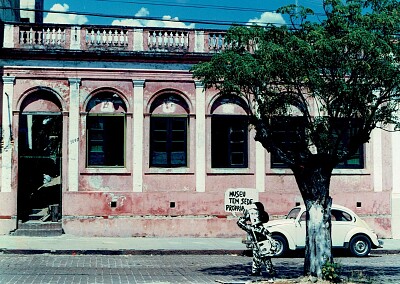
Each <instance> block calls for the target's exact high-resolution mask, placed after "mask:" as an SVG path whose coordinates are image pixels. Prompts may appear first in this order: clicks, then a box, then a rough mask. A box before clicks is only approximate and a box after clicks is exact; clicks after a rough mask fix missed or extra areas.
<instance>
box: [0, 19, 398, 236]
mask: <svg viewBox="0 0 400 284" xmlns="http://www.w3.org/2000/svg"><path fill="white" fill-rule="evenodd" d="M223 40H224V36H223V33H222V32H218V31H199V30H162V29H150V28H146V29H138V28H122V27H89V26H87V27H86V26H79V27H72V26H61V25H60V26H54V25H52V26H50V25H49V26H47V25H40V26H37V25H30V24H18V25H16V24H5V26H4V42H3V48H2V58H1V63H2V64H1V65H2V71H3V74H2V104H1V109H2V117H1V119H2V121H1V122H2V151H1V187H0V234H9V233H10V232H12V231H15V230H17V229H18V228H19V226H20V224H22V223H24V222H27V220H29V216H30V215H32V212H33V210H34V209H40V208H42V207H48V206H50V205H57V206H58V209H57V217H56V218H55V220H53V221H55V222H58V223H60V224H61V225H62V228H63V230H64V232H65V233H67V234H73V235H79V236H121V237H128V236H149V237H151V236H159V237H174V236H195V237H234V236H242V234H243V233H242V231H241V230H240V229H239V228H238V227H237V226H236V218H235V217H233V216H232V214H231V213H229V212H226V211H225V207H224V202H225V199H224V197H225V191H226V190H228V189H231V188H253V189H256V190H257V191H258V194H259V200H260V201H262V202H263V203H264V205H265V207H266V208H267V211H268V212H269V213H270V215H272V216H273V217H280V216H282V215H285V214H286V213H287V212H288V210H289V209H291V208H292V207H293V206H295V205H296V204H301V203H302V199H301V195H300V193H299V191H298V189H297V185H296V182H295V180H294V177H293V175H292V174H291V172H290V170H288V169H285V168H282V167H277V166H276V164H275V163H274V160H273V158H272V157H271V155H270V154H269V153H267V152H266V151H265V150H264V149H263V147H262V146H261V145H260V144H259V143H256V142H255V141H254V139H253V137H254V130H253V129H251V128H249V127H248V126H247V124H246V123H245V122H246V114H247V112H248V109H247V105H246V102H244V101H241V100H240V99H237V98H233V97H223V96H220V95H219V94H218V93H217V92H216V91H215V90H204V88H203V86H202V85H201V83H200V82H198V81H195V80H194V79H193V78H192V74H191V73H190V68H191V66H193V64H196V63H198V62H202V61H204V60H208V59H209V58H210V56H212V54H213V53H215V52H218V51H219V50H221V49H223V47H224V42H223ZM398 145H400V133H389V132H383V131H381V130H376V131H374V132H373V136H372V139H371V142H370V143H368V144H366V145H365V146H364V147H363V149H362V151H361V155H360V159H361V160H360V161H359V163H358V164H357V166H356V167H351V166H350V167H346V166H345V167H343V168H340V169H336V170H335V171H334V175H333V177H332V183H331V195H332V197H333V200H334V203H337V204H340V205H344V206H346V207H349V208H351V209H353V210H354V211H355V212H356V213H357V214H359V215H360V216H361V217H363V219H364V220H366V221H367V223H369V225H370V226H371V227H372V228H373V229H374V230H375V231H376V232H377V233H378V235H379V236H380V237H385V238H400V233H399V232H400V179H399V174H398V173H400V163H399V162H398V160H399V159H398V157H400V151H399V150H398Z"/></svg>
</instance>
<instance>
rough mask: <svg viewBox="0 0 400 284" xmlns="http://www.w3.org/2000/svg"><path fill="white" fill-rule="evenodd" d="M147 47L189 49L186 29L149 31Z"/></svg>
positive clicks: (162, 49) (174, 49) (172, 49)
mask: <svg viewBox="0 0 400 284" xmlns="http://www.w3.org/2000/svg"><path fill="white" fill-rule="evenodd" d="M147 42H148V49H149V50H152V51H160V52H167V51H187V50H189V32H187V31H155V30H154V31H149V32H148V40H147Z"/></svg>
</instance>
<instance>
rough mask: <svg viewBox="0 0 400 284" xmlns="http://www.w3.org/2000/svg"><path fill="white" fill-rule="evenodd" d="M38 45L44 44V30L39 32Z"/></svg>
mask: <svg viewBox="0 0 400 284" xmlns="http://www.w3.org/2000/svg"><path fill="white" fill-rule="evenodd" d="M36 40H37V44H40V45H42V44H43V30H41V31H38V32H37V38H36Z"/></svg>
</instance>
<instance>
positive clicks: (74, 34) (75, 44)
mask: <svg viewBox="0 0 400 284" xmlns="http://www.w3.org/2000/svg"><path fill="white" fill-rule="evenodd" d="M70 49H72V50H80V49H81V27H71V44H70Z"/></svg>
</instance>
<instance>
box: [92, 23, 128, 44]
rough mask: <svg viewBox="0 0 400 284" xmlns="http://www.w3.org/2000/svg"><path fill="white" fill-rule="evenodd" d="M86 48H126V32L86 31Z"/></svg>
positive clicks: (108, 30)
mask: <svg viewBox="0 0 400 284" xmlns="http://www.w3.org/2000/svg"><path fill="white" fill-rule="evenodd" d="M85 40H86V46H87V47H88V48H112V47H118V48H123V49H125V48H127V47H128V31H124V30H122V29H95V28H92V29H86V37H85Z"/></svg>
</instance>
